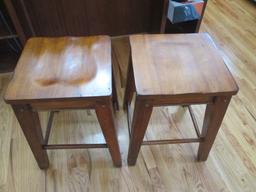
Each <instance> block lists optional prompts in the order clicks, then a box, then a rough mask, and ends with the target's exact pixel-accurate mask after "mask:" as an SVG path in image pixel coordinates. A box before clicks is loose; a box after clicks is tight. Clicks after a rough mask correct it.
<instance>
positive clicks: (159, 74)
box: [130, 33, 238, 96]
mask: <svg viewBox="0 0 256 192" xmlns="http://www.w3.org/2000/svg"><path fill="white" fill-rule="evenodd" d="M130 42H131V52H132V65H133V71H134V78H135V84H136V92H137V93H138V95H190V94H196V95H198V96H200V95H204V94H209V95H210V94H213V95H215V94H222V93H225V94H226V93H228V92H230V94H234V93H235V92H237V91H238V87H237V85H236V83H235V81H234V79H233V77H232V75H231V74H230V72H229V71H228V69H227V67H226V66H225V64H224V62H223V60H222V58H221V56H220V54H219V52H218V51H217V49H216V46H215V44H214V43H213V41H212V39H211V37H210V36H209V35H208V34H207V33H200V34H178V35H173V34H170V35H169V34H168V35H166V34H164V35H132V36H130ZM192 50H193V51H192Z"/></svg>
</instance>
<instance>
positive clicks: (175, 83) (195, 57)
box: [5, 34, 238, 169]
mask: <svg viewBox="0 0 256 192" xmlns="http://www.w3.org/2000/svg"><path fill="white" fill-rule="evenodd" d="M130 44H131V59H130V64H129V70H128V77H127V85H126V90H125V98H124V104H125V105H124V107H127V109H129V105H130V103H131V100H132V96H133V93H134V92H136V100H135V109H134V115H133V119H132V123H131V133H130V136H131V137H130V138H131V140H130V146H129V154H128V164H129V165H134V164H135V163H136V159H137V156H138V153H139V150H140V146H141V144H162V143H182V142H185V143H189V142H200V145H199V151H198V160H206V159H207V156H208V153H209V151H210V149H211V146H212V144H213V142H214V139H215V137H216V134H217V132H218V130H219V127H220V125H221V122H222V119H223V117H224V115H225V111H226V109H227V107H228V104H229V101H230V99H231V97H232V95H234V94H236V93H237V91H238V87H237V85H236V83H235V81H234V79H233V77H232V75H231V73H230V72H229V70H228V69H227V67H226V66H225V64H224V63H223V60H222V59H221V57H220V55H219V53H218V51H217V50H216V47H215V45H214V43H213V42H212V40H211V38H210V37H209V36H208V35H207V34H181V35H133V36H130ZM5 101H6V102H7V103H9V104H11V105H12V108H13V110H14V112H15V115H16V117H17V119H18V121H19V123H20V126H21V128H22V130H23V132H24V135H25V137H26V139H27V141H28V143H29V145H30V148H31V150H32V152H33V154H34V156H35V159H36V160H37V163H38V165H39V167H40V168H42V169H46V168H48V166H49V160H48V156H47V152H46V150H47V149H60V148H67V149H74V148H100V147H108V148H109V151H110V154H111V157H112V160H113V162H114V165H115V166H121V156H120V150H119V146H118V141H117V135H116V131H115V126H114V118H113V103H114V104H117V96H116V90H115V84H114V81H113V74H112V65H111V40H110V38H109V37H108V36H92V37H74V38H72V37H63V38H32V39H30V40H29V41H28V42H27V44H26V46H25V48H24V50H23V53H22V55H21V57H20V59H19V62H18V64H17V67H16V69H15V72H14V76H13V78H12V80H11V82H10V84H9V86H8V88H7V91H6V95H5ZM191 104H207V108H206V114H205V119H204V124H203V128H202V133H199V131H198V128H197V124H196V122H195V119H194V118H192V119H193V122H194V124H195V125H196V130H197V133H198V138H195V139H193V138H192V139H184V140H170V141H147V142H143V137H144V134H145V131H146V128H147V125H148V122H149V119H150V115H151V112H152V108H153V107H154V106H161V105H191ZM83 108H86V109H95V111H96V114H97V117H98V121H99V123H100V126H101V129H102V132H103V134H104V136H105V140H106V144H76V145H75V144H69V145H66V144H63V145H49V144H48V138H49V135H50V127H51V122H52V117H53V113H51V115H50V118H49V123H48V126H47V131H46V134H45V137H43V134H42V130H41V125H40V121H39V117H38V112H37V111H39V110H50V111H56V110H62V109H83ZM189 109H190V110H189V111H191V115H192V117H193V113H192V110H191V108H189ZM128 111H129V110H128Z"/></svg>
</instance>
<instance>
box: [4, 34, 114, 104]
mask: <svg viewBox="0 0 256 192" xmlns="http://www.w3.org/2000/svg"><path fill="white" fill-rule="evenodd" d="M111 73H112V69H111V42H110V38H109V37H108V36H92V37H60V38H31V39H30V40H28V42H27V44H26V46H25V48H24V50H23V52H22V55H21V57H20V59H19V61H18V64H17V67H16V69H15V72H14V77H13V79H12V81H11V82H10V84H9V87H8V89H7V92H6V95H5V100H6V101H7V102H8V101H9V102H11V101H13V100H16V101H17V100H19V101H21V100H26V101H27V100H35V99H36V100H40V99H46V100H47V99H55V100H56V99H63V98H64V99H65V98H82V97H97V96H109V95H111V93H112V84H111V82H112V79H111V77H112V74H111Z"/></svg>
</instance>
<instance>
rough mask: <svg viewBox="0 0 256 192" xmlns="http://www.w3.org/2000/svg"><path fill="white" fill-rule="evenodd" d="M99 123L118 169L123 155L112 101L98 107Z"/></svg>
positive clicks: (96, 109)
mask: <svg viewBox="0 0 256 192" xmlns="http://www.w3.org/2000/svg"><path fill="white" fill-rule="evenodd" d="M95 111H96V114H97V117H98V121H99V123H100V126H101V129H102V132H103V135H104V137H105V140H106V142H107V145H108V149H109V152H110V154H111V157H112V160H113V163H114V165H115V166H116V167H120V166H121V165H122V161H121V154H120V150H119V145H118V141H117V134H116V130H115V123H114V119H113V108H112V104H111V101H110V99H109V101H107V102H106V104H105V105H98V106H96V108H95Z"/></svg>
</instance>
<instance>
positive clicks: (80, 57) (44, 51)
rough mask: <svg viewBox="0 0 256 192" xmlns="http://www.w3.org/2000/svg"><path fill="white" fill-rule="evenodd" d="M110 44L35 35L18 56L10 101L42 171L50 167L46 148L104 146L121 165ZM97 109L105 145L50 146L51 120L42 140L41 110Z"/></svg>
mask: <svg viewBox="0 0 256 192" xmlns="http://www.w3.org/2000/svg"><path fill="white" fill-rule="evenodd" d="M112 79H113V76H112V63H111V42H110V38H109V37H108V36H92V37H81V38H78V37H76V38H75V37H63V38H33V39H30V40H29V41H28V42H27V44H26V46H25V48H24V50H23V53H22V55H21V58H20V60H19V62H18V64H17V67H16V69H15V72H14V76H13V78H12V80H11V82H10V84H9V86H8V88H7V91H6V95H5V101H6V102H7V103H10V104H11V105H12V107H13V110H14V112H15V115H16V118H17V119H18V121H19V123H20V126H21V128H22V130H23V133H24V135H25V137H26V139H27V141H28V143H29V145H30V148H31V150H32V152H33V154H34V157H35V159H36V160H37V163H38V165H39V167H40V168H41V169H47V168H48V167H49V161H48V156H47V153H46V149H53V148H57V149H60V148H67V149H70V148H79V147H80V148H93V147H95V148H98V147H101V146H104V147H106V146H107V147H108V148H109V151H110V154H111V157H112V159H113V163H114V165H115V166H118V167H119V166H121V157H120V150H119V145H118V141H117V136H116V132H115V124H114V119H113V108H112V107H113V106H112V105H113V104H115V106H116V107H118V103H117V93H116V90H115V91H114V94H113V97H112V86H113V87H114V88H115V83H114V81H112ZM84 108H86V109H88V108H89V109H95V111H96V114H97V118H98V121H99V123H100V125H101V128H102V131H103V133H104V136H105V139H106V144H105V143H104V144H103V145H102V144H100V145H99V144H81V145H79V144H69V145H66V144H60V145H48V140H49V137H50V130H51V124H52V122H51V121H52V120H53V118H52V117H51V116H50V118H49V123H48V125H49V126H47V130H46V134H45V139H43V134H42V129H41V125H40V121H39V117H38V112H37V111H39V110H48V111H55V110H63V109H84Z"/></svg>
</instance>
